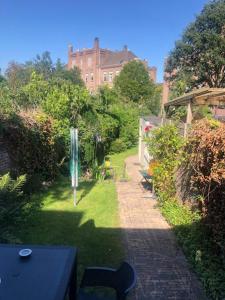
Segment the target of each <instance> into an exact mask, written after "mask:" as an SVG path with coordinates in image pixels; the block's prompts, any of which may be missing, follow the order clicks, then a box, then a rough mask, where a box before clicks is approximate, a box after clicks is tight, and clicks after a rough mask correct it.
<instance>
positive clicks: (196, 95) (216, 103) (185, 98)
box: [164, 88, 225, 125]
mask: <svg viewBox="0 0 225 300" xmlns="http://www.w3.org/2000/svg"><path fill="white" fill-rule="evenodd" d="M204 105H207V106H209V107H212V108H213V107H221V106H223V107H225V88H201V89H196V90H194V91H192V92H190V93H187V94H184V95H182V96H180V97H177V98H175V99H173V100H172V101H169V102H167V103H165V104H164V110H165V112H167V110H168V108H169V107H171V106H174V107H177V106H178V107H179V106H186V107H187V118H186V123H185V124H186V125H188V124H191V122H192V119H193V114H192V107H193V106H204Z"/></svg>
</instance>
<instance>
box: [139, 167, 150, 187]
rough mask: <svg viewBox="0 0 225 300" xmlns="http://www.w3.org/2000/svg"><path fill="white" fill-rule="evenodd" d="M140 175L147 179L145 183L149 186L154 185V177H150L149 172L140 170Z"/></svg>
mask: <svg viewBox="0 0 225 300" xmlns="http://www.w3.org/2000/svg"><path fill="white" fill-rule="evenodd" d="M140 174H141V175H142V177H143V178H144V179H145V181H146V182H147V183H149V184H152V179H153V176H150V175H149V174H148V172H147V170H140Z"/></svg>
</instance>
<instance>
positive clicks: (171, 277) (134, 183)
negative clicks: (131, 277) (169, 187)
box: [117, 156, 206, 300]
mask: <svg viewBox="0 0 225 300" xmlns="http://www.w3.org/2000/svg"><path fill="white" fill-rule="evenodd" d="M126 167H127V173H128V176H129V177H130V180H129V181H127V182H117V193H118V200H119V210H120V223H121V228H122V230H123V233H124V244H125V245H124V246H125V249H126V256H127V261H130V262H131V263H132V264H133V265H134V266H135V268H136V271H137V276H138V284H137V288H136V289H135V291H134V293H133V295H131V297H130V299H132V300H152V299H154V300H156V299H157V300H164V299H182V300H187V299H188V300H189V299H190V300H195V299H196V300H201V299H206V297H205V296H204V293H203V291H202V289H201V285H200V283H199V281H198V280H197V278H196V276H195V274H194V273H192V272H191V271H190V269H189V265H188V263H187V261H186V259H185V257H184V255H183V253H182V251H181V249H180V248H179V246H178V245H177V243H176V240H175V236H174V234H173V232H172V230H171V228H170V226H169V225H168V223H167V222H166V221H165V219H164V218H163V216H162V215H161V213H160V211H159V209H158V208H157V207H156V200H155V199H153V197H152V194H151V192H150V191H149V190H146V189H145V188H144V187H143V185H142V183H141V180H142V178H141V175H140V174H139V170H140V166H139V163H138V157H137V156H131V157H129V158H127V159H126Z"/></svg>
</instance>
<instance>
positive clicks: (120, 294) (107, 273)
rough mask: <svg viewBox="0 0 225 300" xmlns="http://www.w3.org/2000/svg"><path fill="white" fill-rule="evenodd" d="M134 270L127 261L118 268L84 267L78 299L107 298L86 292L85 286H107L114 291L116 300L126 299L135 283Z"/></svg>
mask: <svg viewBox="0 0 225 300" xmlns="http://www.w3.org/2000/svg"><path fill="white" fill-rule="evenodd" d="M136 281H137V278H136V272H135V270H134V268H133V267H132V266H131V265H130V264H128V263H127V262H123V263H122V264H121V266H120V268H119V269H117V270H115V269H110V268H98V267H95V268H86V269H85V272H84V276H83V279H82V281H81V286H80V290H79V294H78V300H103V299H104V300H109V298H107V299H106V298H99V297H98V296H97V295H96V294H93V293H91V294H90V293H87V292H86V291H85V288H87V287H109V288H113V289H114V290H115V291H116V298H115V299H116V300H124V299H126V296H127V294H128V293H129V292H130V290H131V289H133V288H134V286H135V285H136Z"/></svg>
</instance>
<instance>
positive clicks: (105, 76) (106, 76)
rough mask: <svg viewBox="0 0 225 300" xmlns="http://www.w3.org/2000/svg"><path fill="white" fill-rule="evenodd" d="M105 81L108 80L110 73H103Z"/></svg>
mask: <svg viewBox="0 0 225 300" xmlns="http://www.w3.org/2000/svg"><path fill="white" fill-rule="evenodd" d="M103 81H108V75H107V73H106V72H104V73H103Z"/></svg>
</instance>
